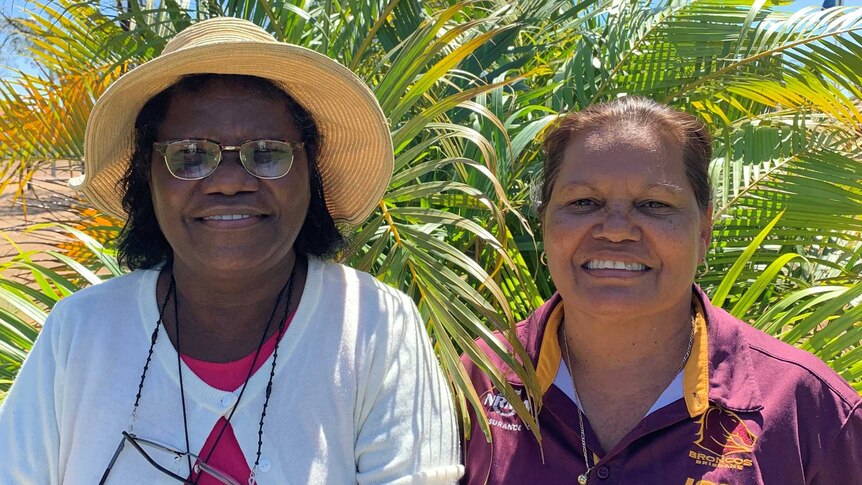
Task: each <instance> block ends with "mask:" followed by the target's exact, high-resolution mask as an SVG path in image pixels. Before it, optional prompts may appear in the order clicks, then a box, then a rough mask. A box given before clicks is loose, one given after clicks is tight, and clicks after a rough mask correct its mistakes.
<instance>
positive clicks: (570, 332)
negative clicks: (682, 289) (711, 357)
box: [561, 301, 692, 384]
mask: <svg viewBox="0 0 862 485" xmlns="http://www.w3.org/2000/svg"><path fill="white" fill-rule="evenodd" d="M563 305H564V311H565V320H564V322H563V325H565V333H566V336H567V337H568V342H565V344H566V346H567V348H568V350H569V356H570V357H571V361H572V362H571V364H572V366H573V367H574V368H575V369H574V372H575V374H576V375H579V376H580V377H581V379H579V381H580V380H582V379H588V380H593V379H597V380H601V379H603V378H604V377H606V376H609V375H613V376H615V377H616V378H620V377H623V376H631V379H632V380H639V379H641V378H642V377H643V376H660V375H662V374H666V373H673V372H675V371H676V370H678V368H679V365H680V363H681V361H682V357H683V354H684V353H685V349H686V347H687V346H688V342H689V339H690V337H691V328H692V327H691V326H692V322H691V306H690V303H689V302H684V303H681V304H679V305H674V306H673V307H671V308H670V309H669V310H666V311H662V312H659V313H656V314H652V315H642V314H636V313H632V314H631V315H627V316H619V315H615V316H607V315H595V314H589V313H586V312H582V311H579V310H578V309H576V308H571V306H565V301H564V303H563ZM561 333H562V331H561ZM562 341H563V340H561V342H562ZM562 350H563V352H566V348H565V347H564V348H563V349H562ZM584 384H586V383H584Z"/></svg>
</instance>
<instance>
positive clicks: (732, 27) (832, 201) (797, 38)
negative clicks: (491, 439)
mask: <svg viewBox="0 0 862 485" xmlns="http://www.w3.org/2000/svg"><path fill="white" fill-rule="evenodd" d="M790 3H791V2H789V1H783V0H770V1H766V0H696V1H695V0H690V1H678V0H665V1H652V2H643V1H636V0H604V1H602V0H584V1H571V0H570V1H553V0H520V1H515V2H512V1H498V0H488V1H478V0H474V1H455V0H436V1H425V2H421V1H417V0H377V1H354V0H342V1H336V0H327V1H311V0H290V1H287V0H246V1H237V0H212V1H205V2H193V3H185V2H183V1H179V2H178V1H175V0H147V1H143V2H141V1H134V0H133V1H128V2H126V3H122V2H120V3H100V2H94V1H90V2H72V1H70V0H48V1H46V0H41V1H38V2H33V3H32V4H31V8H30V9H29V10H28V11H27V12H25V13H23V14H22V15H21V16H19V17H18V18H13V19H8V22H9V23H8V24H7V25H8V27H7V29H12V30H13V31H14V32H15V33H16V34H15V35H16V41H15V42H17V43H18V44H17V45H19V48H20V49H22V50H23V53H24V54H25V55H26V56H29V57H30V59H31V60H32V62H33V64H34V65H35V66H36V69H27V70H17V71H13V75H11V76H7V77H6V78H4V79H3V80H2V83H0V112H2V114H3V115H2V116H0V127H2V130H0V133H2V135H0V136H2V138H0V190H2V191H6V192H7V193H12V194H13V195H14V196H15V197H16V198H18V199H19V200H26V199H25V198H24V196H25V195H26V193H27V192H26V186H27V182H28V181H29V180H30V178H31V177H32V176H33V175H34V174H35V173H37V172H38V170H40V169H41V168H44V167H46V166H48V165H51V164H56V163H58V161H63V162H64V163H66V162H70V161H71V162H72V163H73V164H74V163H75V162H79V161H80V159H81V156H82V139H83V133H84V127H85V125H86V119H87V115H88V113H89V110H90V109H91V107H92V104H93V102H94V100H95V99H96V98H97V97H98V95H99V94H100V93H101V92H102V91H103V90H104V89H105V88H106V87H107V86H108V85H109V84H110V82H111V81H112V80H114V79H116V78H117V77H118V76H119V75H121V74H122V73H123V72H126V71H128V70H129V69H131V68H133V67H134V66H136V65H139V64H140V63H142V62H144V61H145V60H147V59H150V58H152V57H153V56H155V55H157V53H158V52H160V51H161V49H162V48H163V47H164V45H165V43H166V42H167V40H168V39H170V37H171V36H172V35H174V33H175V32H178V31H180V30H181V29H183V28H185V27H186V26H188V25H189V24H190V23H191V22H193V21H195V20H198V19H202V18H207V17H211V16H216V15H230V16H237V17H244V18H249V19H251V20H253V21H255V22H256V23H258V24H260V25H262V26H264V27H265V28H266V29H267V30H269V31H270V32H272V33H273V34H274V35H275V36H276V37H277V38H279V39H281V40H285V41H288V42H293V43H297V44H301V45H304V46H307V47H310V48H312V49H315V50H317V51H319V52H322V53H325V54H327V55H329V56H331V57H333V58H335V59H338V60H339V61H341V62H342V63H344V64H345V65H348V66H349V67H350V68H351V69H353V70H354V71H355V72H356V73H357V74H358V75H359V76H360V77H362V78H363V79H365V80H366V81H367V82H368V84H369V85H370V86H371V87H372V89H373V90H374V92H375V93H376V95H377V97H378V100H379V101H380V103H381V106H382V107H383V109H384V111H385V113H386V114H387V117H388V119H389V121H390V124H391V128H392V136H393V140H394V143H395V147H396V169H395V174H394V176H393V179H392V183H391V185H390V187H389V190H388V192H387V194H386V196H385V198H384V200H383V201H382V202H381V203H380V205H379V208H378V210H377V212H376V213H375V214H374V215H372V217H371V218H370V219H369V220H368V221H366V222H365V223H364V224H363V225H362V226H361V227H359V228H357V230H356V233H355V234H354V236H353V239H352V243H351V245H350V247H349V248H348V250H347V251H345V253H344V254H343V255H342V259H343V261H345V262H347V263H349V264H351V265H354V266H356V267H358V268H360V269H363V270H366V271H369V272H371V273H373V274H375V275H377V277H378V278H379V279H381V280H382V281H385V282H387V283H389V284H391V285H393V286H396V287H398V288H400V289H402V290H404V291H405V292H407V293H408V294H410V295H412V296H413V297H414V299H415V300H416V301H417V303H418V305H419V307H420V310H421V311H422V312H423V315H424V316H425V317H426V319H427V322H428V323H427V330H428V332H429V335H430V336H431V338H432V340H433V342H434V345H435V349H436V351H437V354H438V356H439V359H440V362H441V365H442V366H443V367H444V369H445V370H446V372H447V375H448V376H449V378H450V382H451V384H452V386H453V389H454V390H455V391H456V399H457V401H458V404H459V407H460V409H462V410H463V409H466V406H471V405H472V406H474V407H476V408H477V409H478V411H479V413H482V411H481V406H479V405H478V402H479V397H478V396H477V395H476V394H475V392H474V391H473V390H472V388H471V387H470V386H469V385H468V383H467V382H468V381H467V379H466V376H465V374H464V369H463V367H462V366H461V364H460V361H459V359H458V355H459V354H460V353H462V352H463V353H466V354H467V355H468V356H470V357H471V358H472V359H474V361H476V362H477V363H478V364H479V365H480V367H482V368H483V369H485V370H486V371H487V372H488V373H489V374H490V375H491V376H492V380H493V381H494V382H495V385H497V387H499V388H501V389H502V390H503V391H504V392H505V393H506V395H507V396H508V397H509V398H510V399H509V401H510V402H511V403H512V404H513V406H515V408H516V410H517V411H518V412H519V414H521V415H522V416H523V417H524V418H525V419H526V420H527V423H528V424H529V423H530V420H531V419H532V418H531V417H530V415H529V411H528V410H527V408H526V406H524V404H523V402H522V400H521V399H518V398H516V396H517V394H516V391H515V390H514V389H512V388H511V386H508V385H507V384H506V383H505V381H504V380H503V378H502V376H501V375H499V373H498V372H496V371H495V370H494V369H493V368H491V367H490V366H489V363H488V359H487V357H485V356H483V355H482V354H481V353H479V352H477V349H476V346H475V345H474V344H473V339H474V338H475V337H476V336H482V337H485V338H486V339H489V341H491V342H492V343H493V345H492V346H493V348H494V349H495V350H496V351H497V352H498V353H499V354H500V355H503V356H505V358H506V359H507V361H508V362H509V363H511V364H512V366H513V368H515V369H516V371H517V372H518V373H519V374H520V375H521V376H522V378H523V379H524V380H525V382H526V383H527V388H528V390H529V391H535V390H536V381H535V374H534V370H533V369H532V368H531V367H530V366H523V365H520V364H519V362H520V361H523V359H519V358H517V357H515V356H513V355H512V354H511V353H510V352H507V351H506V348H507V345H508V346H511V347H513V348H514V354H515V355H521V356H523V349H521V348H520V346H519V345H518V344H517V342H516V341H514V338H513V335H512V329H513V325H514V323H515V322H516V321H518V320H519V319H521V318H523V317H524V316H526V315H527V314H528V313H529V311H530V310H531V309H533V308H535V307H536V306H537V305H538V304H539V303H540V302H541V301H542V300H543V299H545V298H547V297H548V296H549V295H550V294H551V293H552V291H553V288H552V285H551V282H550V280H549V277H548V274H547V271H546V268H544V267H543V266H542V265H541V264H540V262H539V254H540V253H541V251H542V243H541V237H540V231H541V227H540V225H539V223H538V220H537V219H536V217H535V214H534V213H533V211H532V209H531V207H532V205H533V203H534V200H533V198H532V197H531V194H532V191H531V186H532V184H533V182H534V181H535V180H537V178H538V177H539V176H540V167H541V156H540V153H539V152H538V145H537V143H536V142H535V139H536V138H537V136H540V134H541V131H542V129H543V128H544V127H545V126H547V124H548V123H549V122H550V121H551V120H552V119H553V118H554V117H555V116H556V115H557V114H558V113H561V112H567V111H572V110H578V109H581V108H583V107H585V106H588V105H590V104H593V103H598V102H602V101H606V100H609V99H613V98H614V97H617V96H621V95H626V94H639V95H643V96H647V97H650V98H653V99H656V100H659V101H662V102H665V103H669V104H671V105H673V106H675V107H677V108H679V109H682V110H686V111H689V112H691V113H694V114H696V115H698V116H700V117H702V118H703V119H704V120H705V121H707V123H708V124H709V126H710V128H711V130H712V133H713V135H714V137H715V153H716V157H715V160H714V162H713V164H712V168H711V178H712V181H713V183H714V186H715V190H716V197H715V230H714V234H713V245H712V248H711V250H710V252H709V254H708V257H707V261H708V269H707V268H704V271H703V273H702V275H701V277H700V279H699V282H700V283H701V284H702V285H703V286H704V288H705V289H706V290H707V292H708V293H709V294H710V296H711V298H712V299H713V301H714V302H715V303H716V304H718V305H720V306H723V307H725V308H727V309H728V310H730V311H731V312H732V313H733V314H735V315H737V316H739V317H740V318H743V319H745V320H747V321H749V322H751V323H752V324H753V325H755V326H757V327H759V328H762V329H764V330H765V331H767V332H769V333H771V334H773V335H775V336H777V337H778V338H781V339H782V340H784V341H786V342H790V343H792V344H794V345H797V346H800V347H802V348H804V349H806V350H809V351H811V352H814V353H815V354H817V355H818V356H819V357H820V358H822V359H823V360H825V361H826V362H827V363H829V364H830V365H831V366H832V367H833V368H834V369H835V370H836V371H838V372H839V373H841V374H842V375H843V376H844V377H845V378H846V379H847V380H848V381H850V382H851V384H853V385H854V386H855V387H856V388H857V389H858V390H860V392H862V359H860V357H862V345H860V341H862V322H860V320H862V306H860V305H859V302H860V299H862V278H860V271H862V262H860V258H862V237H860V236H862V217H860V215H862V145H860V142H859V139H860V135H862V112H860V109H862V103H860V100H861V99H862V96H860V92H862V9H860V8H856V7H844V8H832V9H828V10H822V11H821V10H820V9H818V8H805V9H802V10H799V11H797V12H795V13H794V12H788V11H785V10H782V8H786V7H787V6H788V5H789V4H790ZM68 208H69V210H71V211H72V213H73V214H74V215H73V217H71V218H70V220H69V221H68V224H66V225H62V226H57V225H53V226H40V227H34V228H32V230H33V231H38V232H39V233H43V234H48V238H47V240H48V241H49V244H50V245H51V246H52V248H51V249H49V250H45V249H42V250H38V251H33V250H28V249H26V248H21V250H20V252H19V254H18V255H17V256H15V257H14V258H11V259H10V260H8V261H6V262H5V263H3V266H2V267H0V269H2V270H3V272H2V273H0V274H2V275H3V277H2V278H0V300H2V301H3V302H4V303H3V305H2V306H0V393H2V392H3V390H4V389H8V385H9V383H11V380H12V379H13V377H14V375H15V373H16V371H17V369H18V367H19V366H20V363H21V361H22V360H23V358H24V357H25V355H26V352H27V350H28V349H29V348H30V346H31V345H32V342H33V339H34V338H35V336H36V334H37V331H38V328H39V326H40V325H41V323H42V322H43V321H44V318H45V315H46V314H47V312H48V311H49V310H50V308H51V306H52V305H53V303H54V302H55V301H56V300H57V299H59V298H61V297H63V296H65V295H68V294H70V293H72V292H74V291H75V290H76V289H78V288H80V287H82V286H86V285H89V284H94V283H97V282H98V281H100V280H103V279H105V278H108V277H112V276H115V275H117V274H120V273H121V269H120V268H118V267H117V265H116V262H115V260H114V258H113V251H112V248H111V242H110V241H111V238H112V236H113V235H115V234H116V231H117V230H118V228H119V224H120V223H119V221H113V220H110V219H108V218H106V217H104V216H101V215H99V214H97V213H95V212H94V211H93V210H92V209H88V208H87V206H86V203H85V202H83V201H78V200H74V199H72V200H70V201H69V203H68ZM494 330H499V331H501V332H502V333H501V337H499V338H495V337H493V336H491V332H492V331H494ZM507 341H508V344H507V343H506V342H507ZM0 399H2V395H0ZM538 404H539V403H534V405H533V406H532V410H533V411H536V410H537V409H538ZM462 414H463V415H466V413H462ZM531 429H537V427H535V426H531ZM486 431H487V430H486Z"/></svg>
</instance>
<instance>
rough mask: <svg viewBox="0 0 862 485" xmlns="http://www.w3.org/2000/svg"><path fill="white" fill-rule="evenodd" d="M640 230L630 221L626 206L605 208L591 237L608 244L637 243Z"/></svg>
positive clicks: (629, 211) (630, 214) (630, 215)
mask: <svg viewBox="0 0 862 485" xmlns="http://www.w3.org/2000/svg"><path fill="white" fill-rule="evenodd" d="M640 235H641V232H640V228H639V227H638V225H637V224H636V223H635V221H634V220H633V219H632V213H631V210H630V208H629V207H628V206H622V205H619V206H611V205H608V206H605V208H604V210H603V217H602V218H601V220H600V221H598V222H597V223H596V225H595V227H594V228H593V237H595V238H597V239H604V240H607V241H610V242H623V241H637V240H639V239H640Z"/></svg>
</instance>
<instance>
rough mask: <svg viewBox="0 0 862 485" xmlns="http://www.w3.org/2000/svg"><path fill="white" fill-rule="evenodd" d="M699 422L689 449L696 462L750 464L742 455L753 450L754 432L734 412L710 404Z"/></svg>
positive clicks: (727, 465) (718, 465)
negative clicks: (691, 446)
mask: <svg viewBox="0 0 862 485" xmlns="http://www.w3.org/2000/svg"><path fill="white" fill-rule="evenodd" d="M698 425H699V426H700V429H699V430H698V432H697V439H696V440H695V441H694V443H693V444H694V446H695V448H696V449H695V450H691V451H689V452H688V455H689V457H690V458H692V459H693V460H694V461H695V462H696V463H697V464H698V465H707V466H711V467H713V468H735V469H737V470H742V469H743V468H744V467H749V466H751V465H752V461H751V458H747V457H745V455H748V454H750V453H751V452H753V451H754V446H755V444H756V443H757V436H756V435H755V434H754V433H752V432H751V430H750V429H749V428H748V426H747V425H746V424H745V422H744V421H743V420H742V419H741V418H740V417H739V416H737V415H736V413H734V412H732V411H728V410H727V409H723V408H721V407H719V406H715V405H713V406H710V407H709V409H707V411H706V412H705V413H703V415H702V416H701V417H700V419H698Z"/></svg>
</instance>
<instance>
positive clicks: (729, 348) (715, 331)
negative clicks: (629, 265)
mask: <svg viewBox="0 0 862 485" xmlns="http://www.w3.org/2000/svg"><path fill="white" fill-rule="evenodd" d="M692 301H693V303H694V307H695V319H694V325H695V331H694V342H693V343H692V348H691V356H690V357H689V359H688V362H687V363H686V365H685V368H684V370H683V397H684V399H685V404H686V408H687V410H688V413H689V415H690V416H691V417H696V416H700V415H701V414H703V413H704V412H706V410H707V409H709V405H710V402H712V403H715V404H717V405H719V406H721V407H722V408H725V409H730V410H732V411H739V412H751V411H758V410H760V409H762V408H763V404H762V398H761V394H760V387H759V385H758V383H757V380H756V379H755V377H754V376H755V373H754V368H753V365H752V361H751V350H750V348H749V346H748V342H747V341H746V339H745V338H744V336H743V335H742V332H741V327H740V326H742V325H747V324H746V323H744V322H741V321H739V320H737V319H736V318H735V317H733V316H732V315H730V314H729V313H727V312H725V311H724V310H722V309H720V308H717V307H715V306H713V305H712V304H711V303H710V302H709V299H708V298H707V297H706V295H705V294H704V293H703V290H701V289H700V287H698V286H697V285H693V290H692ZM561 302H562V298H561V297H560V295H559V293H556V294H554V296H553V297H551V299H550V300H548V301H547V302H546V303H545V304H544V305H542V306H541V307H540V308H539V309H537V310H536V312H534V313H533V314H532V315H531V316H530V318H528V319H527V320H526V321H525V322H523V324H522V325H520V326H519V327H520V328H519V334H520V335H519V337H520V338H521V342H523V343H524V347H525V348H526V350H527V354H528V355H529V356H530V358H531V360H532V361H533V365H534V366H535V367H536V377H537V378H538V382H539V385H540V386H541V391H542V395H544V394H545V393H546V392H547V390H548V389H549V388H550V387H551V385H552V384H553V383H554V378H555V377H556V375H557V370H558V369H559V366H560V360H561V358H562V354H561V348H560V342H559V338H558V335H559V333H558V330H559V328H560V325H561V323H562V321H563V316H564V315H563V305H561V304H560V303H561ZM508 374H509V377H510V382H512V384H520V382H519V381H515V380H514V379H512V377H513V376H514V373H512V372H509V373H508Z"/></svg>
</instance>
